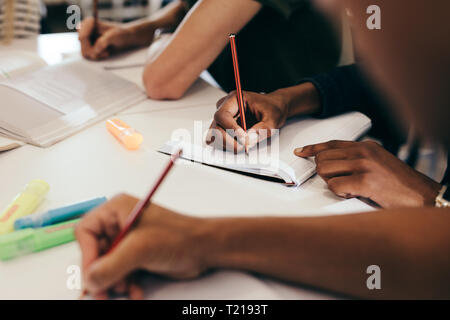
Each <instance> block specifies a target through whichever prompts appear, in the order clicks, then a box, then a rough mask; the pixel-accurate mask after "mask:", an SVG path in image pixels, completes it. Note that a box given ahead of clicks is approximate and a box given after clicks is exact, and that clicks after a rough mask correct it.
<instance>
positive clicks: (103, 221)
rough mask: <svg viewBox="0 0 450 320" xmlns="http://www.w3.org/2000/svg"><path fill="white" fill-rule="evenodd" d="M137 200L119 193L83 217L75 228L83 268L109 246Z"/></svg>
mask: <svg viewBox="0 0 450 320" xmlns="http://www.w3.org/2000/svg"><path fill="white" fill-rule="evenodd" d="M137 201H138V200H137V199H136V198H134V197H130V196H127V195H118V196H116V197H114V198H112V199H111V200H109V201H108V202H106V203H104V204H102V205H101V206H99V207H97V208H96V209H94V210H92V211H91V212H89V213H88V214H86V215H85V216H84V217H83V219H82V220H81V221H80V223H79V224H78V225H77V227H76V229H75V236H76V238H77V241H78V244H79V246H80V249H81V259H82V266H83V270H86V269H87V268H88V267H89V265H91V264H92V263H93V261H95V260H96V259H97V258H98V257H99V256H100V255H101V254H102V253H103V252H104V251H105V249H107V248H108V247H109V244H110V243H111V241H112V240H113V239H114V238H115V236H116V235H117V234H118V233H119V231H120V229H121V226H122V225H123V224H124V222H125V220H126V217H127V216H128V214H129V212H130V211H131V209H132V208H133V206H134V205H135V204H136V202H137Z"/></svg>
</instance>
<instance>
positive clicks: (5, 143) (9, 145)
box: [0, 135, 23, 152]
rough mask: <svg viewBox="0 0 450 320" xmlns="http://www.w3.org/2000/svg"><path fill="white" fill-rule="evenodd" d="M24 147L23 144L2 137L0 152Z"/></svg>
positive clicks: (0, 138)
mask: <svg viewBox="0 0 450 320" xmlns="http://www.w3.org/2000/svg"><path fill="white" fill-rule="evenodd" d="M22 145H23V142H21V141H16V140H12V139H8V138H5V137H2V136H1V135H0V152H4V151H9V150H12V149H16V148H18V147H20V146H22Z"/></svg>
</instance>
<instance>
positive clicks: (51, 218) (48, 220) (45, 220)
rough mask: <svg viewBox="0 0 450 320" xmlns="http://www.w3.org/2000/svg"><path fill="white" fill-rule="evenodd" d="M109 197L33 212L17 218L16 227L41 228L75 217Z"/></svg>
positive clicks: (18, 228) (16, 228)
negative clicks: (38, 212)
mask: <svg viewBox="0 0 450 320" xmlns="http://www.w3.org/2000/svg"><path fill="white" fill-rule="evenodd" d="M106 200H107V199H106V197H101V198H94V199H91V200H87V201H83V202H79V203H75V204H72V205H69V206H65V207H61V208H57V209H52V210H49V211H47V212H45V213H41V214H32V215H29V216H27V217H24V218H21V219H17V220H16V221H15V222H14V229H15V230H20V229H25V228H40V227H45V226H49V225H52V224H55V223H59V222H63V221H67V220H71V219H75V218H77V217H79V216H81V215H83V214H85V213H86V212H88V211H91V210H92V209H94V208H95V207H98V206H99V205H101V204H102V203H103V202H105V201H106Z"/></svg>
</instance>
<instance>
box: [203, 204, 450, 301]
mask: <svg viewBox="0 0 450 320" xmlns="http://www.w3.org/2000/svg"><path fill="white" fill-rule="evenodd" d="M449 214H450V209H446V210H440V209H435V208H426V209H425V208H423V209H413V210H411V209H397V210H383V211H380V212H373V213H364V214H356V215H344V216H335V217H333V216H331V217H322V218H259V219H251V218H249V219H218V220H211V221H210V222H209V223H210V224H211V225H210V226H209V227H208V228H207V229H208V231H207V234H208V236H207V239H208V241H211V242H212V244H211V248H210V251H209V252H208V253H209V255H207V256H208V258H207V265H208V266H209V267H218V268H236V269H244V270H248V271H253V272H258V273H261V274H266V275H270V276H273V277H276V278H279V279H283V280H288V281H294V282H298V283H303V284H307V285H312V286H316V287H319V288H323V289H327V290H331V291H335V292H340V293H344V294H347V295H350V296H355V297H362V298H387V299H389V298H444V299H445V298H449V297H450V288H449V285H448V284H449V283H450V257H449V256H448V254H447V252H449V250H450V234H449V231H450V217H449V216H448V215H449ZM373 264H375V265H378V266H379V267H380V268H381V290H372V291H371V290H368V289H367V287H366V280H367V278H368V277H369V275H368V274H366V269H367V267H368V266H370V265H373Z"/></svg>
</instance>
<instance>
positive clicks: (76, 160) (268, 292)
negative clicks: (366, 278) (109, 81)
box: [0, 34, 340, 299]
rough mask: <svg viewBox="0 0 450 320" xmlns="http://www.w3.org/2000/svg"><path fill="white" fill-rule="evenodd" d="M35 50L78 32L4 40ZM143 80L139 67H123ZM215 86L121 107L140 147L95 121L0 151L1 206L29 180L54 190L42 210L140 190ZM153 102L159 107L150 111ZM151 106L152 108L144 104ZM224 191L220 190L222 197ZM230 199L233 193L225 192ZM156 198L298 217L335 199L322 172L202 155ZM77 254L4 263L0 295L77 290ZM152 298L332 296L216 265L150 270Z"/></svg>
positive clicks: (198, 211)
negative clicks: (207, 271)
mask: <svg viewBox="0 0 450 320" xmlns="http://www.w3.org/2000/svg"><path fill="white" fill-rule="evenodd" d="M7 49H23V50H29V51H33V52H37V53H38V54H39V55H40V56H41V57H42V58H44V59H45V60H46V61H47V62H48V63H50V64H53V63H57V62H59V61H61V60H62V58H63V57H64V56H65V55H67V54H69V55H70V54H73V53H74V52H77V51H79V46H78V42H77V38H76V35H74V34H55V35H43V36H40V37H38V38H37V39H28V40H16V41H15V42H14V43H13V44H12V45H10V46H9V47H8V48H5V47H1V46H0V50H7ZM120 72H121V73H122V75H123V76H125V77H127V78H129V79H134V80H135V81H136V82H140V79H141V78H140V72H141V70H140V69H129V70H121V71H120ZM222 96H223V92H221V91H220V90H218V89H216V88H213V87H210V86H209V85H206V84H205V83H204V82H202V81H199V82H197V83H196V84H195V85H194V87H193V88H192V89H191V90H190V91H189V92H188V94H187V97H186V98H184V99H182V100H179V101H176V102H173V101H168V102H156V101H152V100H147V101H145V102H143V103H141V104H139V105H137V106H135V107H133V108H131V109H128V110H126V111H125V112H123V113H122V114H120V118H121V119H123V120H124V121H126V122H127V123H129V124H130V125H131V126H132V127H134V128H136V129H137V130H139V131H140V132H141V133H142V134H143V136H144V142H143V145H142V147H141V149H140V150H138V151H135V152H130V151H127V150H126V149H124V148H123V147H122V146H121V145H120V144H119V143H117V141H116V140H115V139H114V138H113V137H112V136H111V135H110V134H109V133H108V132H107V131H106V130H105V125H104V123H103V122H102V123H98V124H96V125H94V126H92V127H89V128H87V129H85V130H83V131H82V132H80V133H78V134H76V135H74V136H72V137H69V138H68V139H66V140H64V141H62V142H60V143H57V144H56V145H54V146H52V147H50V148H47V149H41V148H37V147H34V146H30V145H26V146H24V147H21V148H19V149H17V150H13V151H10V152H6V153H2V154H0V181H1V186H0V190H1V192H0V206H4V205H6V204H7V203H8V202H9V201H10V200H11V199H12V198H13V197H14V196H15V195H16V194H17V193H18V191H19V190H21V189H22V188H23V186H24V185H25V184H26V183H27V182H29V181H30V180H31V179H35V178H39V179H44V180H45V181H47V182H48V183H49V184H50V186H51V189H50V191H49V193H48V195H47V197H46V200H45V201H44V202H43V203H42V205H41V206H40V208H39V211H43V210H46V209H49V208H54V207H58V206H62V205H66V204H68V203H72V202H77V201H80V200H84V199H87V198H91V197H97V196H107V197H111V196H113V195H115V194H117V193H119V192H127V193H130V194H133V195H135V196H138V197H141V196H144V194H145V193H146V192H147V190H148V188H149V186H151V185H152V184H153V182H154V180H155V178H156V177H157V175H158V174H159V173H160V171H161V168H162V167H163V166H164V165H165V163H166V161H167V156H165V155H162V154H159V153H157V152H156V149H157V148H158V147H159V146H161V145H162V144H163V143H164V142H165V141H167V140H169V139H170V136H171V134H172V132H173V131H174V130H175V129H178V128H187V129H189V130H192V128H193V126H194V121H195V120H197V121H203V123H204V124H205V125H206V124H208V123H209V121H210V119H211V118H212V115H213V112H214V110H215V102H216V100H217V99H218V98H220V97H222ZM155 108H156V109H159V110H157V111H151V110H155ZM150 109H151V110H150ZM225 196H226V197H227V199H224V197H225ZM228 199H233V201H229V200H228ZM154 201H155V202H157V203H158V204H160V205H163V206H167V207H168V208H170V209H173V210H176V211H179V212H182V213H185V214H190V215H196V216H205V217H207V216H241V215H246V216H261V215H279V216H298V215H308V214H313V212H317V211H318V209H319V208H321V207H323V206H326V205H329V204H332V203H336V202H338V201H340V200H339V199H338V198H337V197H335V196H334V195H333V194H332V193H331V192H330V191H328V190H327V188H326V185H325V184H324V183H323V181H322V180H321V179H320V178H317V177H315V178H312V179H311V180H310V181H308V182H307V183H306V184H304V185H303V186H301V187H300V188H287V187H284V186H281V185H278V184H275V183H272V182H266V181H262V180H258V179H254V178H249V177H246V176H243V175H239V174H235V173H231V172H227V171H223V170H218V169H214V168H211V167H207V166H202V165H200V164H183V163H180V164H179V165H177V166H176V168H175V169H174V170H173V171H172V172H171V174H170V177H169V178H168V179H167V180H166V181H165V183H164V186H163V187H162V188H161V189H160V190H159V191H158V193H157V195H156V196H155V199H154ZM79 263H80V252H79V249H78V245H77V244H76V243H75V242H73V243H70V244H66V245H63V246H59V247H56V248H52V249H49V250H46V251H44V252H40V253H35V254H31V255H28V256H24V257H20V258H17V259H14V260H11V261H8V262H0V299H11V298H13V299H16V298H19V299H34V298H42V299H74V298H76V297H77V296H78V295H79V290H76V289H69V288H68V287H67V285H66V281H67V279H68V278H69V275H68V274H67V268H68V267H69V266H71V265H78V264H79ZM147 281H148V286H147V288H148V290H147V297H148V298H152V299H153V298H155V299H157V298H160V299H171V298H173V299H197V298H198V299H304V298H306V299H310V298H330V297H332V296H329V295H326V294H323V293H319V292H314V291H311V290H305V289H302V288H301V287H298V286H294V285H287V284H283V283H281V282H280V283H279V282H277V281H273V280H267V279H262V278H257V277H255V276H253V275H249V274H247V273H244V272H236V271H223V272H222V271H221V272H216V273H214V274H212V275H209V276H206V277H203V278H201V279H199V280H194V281H188V282H171V281H163V280H160V279H156V278H155V279H148V280H147Z"/></svg>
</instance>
